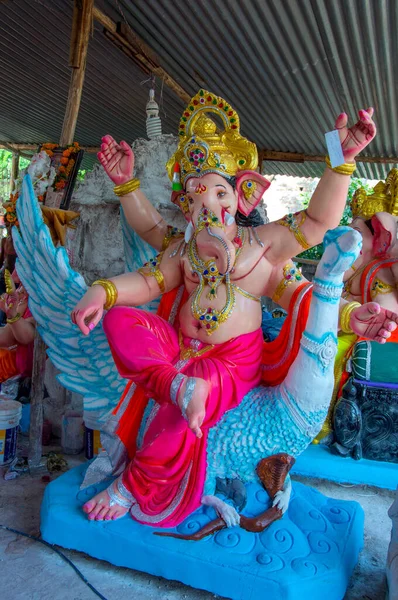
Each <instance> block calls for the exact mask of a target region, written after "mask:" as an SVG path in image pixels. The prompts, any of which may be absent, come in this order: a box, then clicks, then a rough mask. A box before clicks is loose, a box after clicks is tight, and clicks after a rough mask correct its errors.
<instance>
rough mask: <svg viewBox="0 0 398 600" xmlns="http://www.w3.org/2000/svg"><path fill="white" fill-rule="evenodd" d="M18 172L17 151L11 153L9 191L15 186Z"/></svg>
mask: <svg viewBox="0 0 398 600" xmlns="http://www.w3.org/2000/svg"><path fill="white" fill-rule="evenodd" d="M18 173H19V152H13V153H12V161H11V181H10V191H11V192H12V191H13V190H14V188H15V180H16V178H17V177H18Z"/></svg>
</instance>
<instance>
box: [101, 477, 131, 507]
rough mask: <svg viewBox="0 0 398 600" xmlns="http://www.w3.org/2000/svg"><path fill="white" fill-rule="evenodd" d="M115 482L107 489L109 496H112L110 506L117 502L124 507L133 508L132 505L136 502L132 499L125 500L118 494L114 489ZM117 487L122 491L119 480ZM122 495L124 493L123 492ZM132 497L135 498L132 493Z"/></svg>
mask: <svg viewBox="0 0 398 600" xmlns="http://www.w3.org/2000/svg"><path fill="white" fill-rule="evenodd" d="M113 483H114V482H112V483H111V485H110V486H109V487H108V488H107V490H106V491H107V492H108V496H109V498H110V502H109V506H115V505H116V504H117V505H118V506H122V507H123V508H131V506H132V505H133V504H134V502H133V501H132V500H131V501H130V500H124V499H123V498H120V496H118V494H117V493H116V492H115V491H114V489H113ZM122 485H123V484H122ZM117 488H118V490H119V491H121V490H120V488H119V482H118V483H117ZM123 488H124V485H123ZM124 489H126V488H124ZM126 492H128V490H126ZM121 493H122V492H121ZM128 493H129V494H130V492H128ZM122 495H124V494H123V493H122ZM130 495H131V494H130ZM131 497H132V498H133V496H132V495H131Z"/></svg>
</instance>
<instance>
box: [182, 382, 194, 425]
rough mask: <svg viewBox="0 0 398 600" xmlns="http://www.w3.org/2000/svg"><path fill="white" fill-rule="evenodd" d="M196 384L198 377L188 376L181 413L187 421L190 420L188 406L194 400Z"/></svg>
mask: <svg viewBox="0 0 398 600" xmlns="http://www.w3.org/2000/svg"><path fill="white" fill-rule="evenodd" d="M195 386H196V379H194V378H193V377H188V379H187V385H186V388H185V393H184V398H183V400H182V406H181V413H182V416H183V417H184V419H185V420H186V421H188V417H187V408H188V406H189V403H190V402H191V400H192V396H193V393H194V391H195Z"/></svg>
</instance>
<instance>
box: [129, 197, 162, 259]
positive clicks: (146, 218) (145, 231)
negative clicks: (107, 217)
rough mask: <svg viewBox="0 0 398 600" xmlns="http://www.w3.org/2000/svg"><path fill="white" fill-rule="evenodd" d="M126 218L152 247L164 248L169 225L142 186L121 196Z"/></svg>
mask: <svg viewBox="0 0 398 600" xmlns="http://www.w3.org/2000/svg"><path fill="white" fill-rule="evenodd" d="M120 203H121V205H122V207H123V211H124V214H125V216H126V220H127V222H128V224H129V225H130V227H131V228H132V229H134V231H135V232H136V234H137V235H139V236H140V238H141V239H143V240H144V241H145V242H147V243H148V244H149V245H150V246H152V248H155V249H156V250H159V251H160V250H162V248H163V242H164V240H165V238H166V236H167V233H168V225H167V223H166V221H165V220H164V219H163V217H162V216H161V214H160V213H159V212H158V210H157V209H156V208H155V207H154V206H152V204H151V203H150V201H149V200H148V198H147V197H146V195H145V194H144V192H142V191H141V189H140V188H138V190H136V191H135V192H130V193H129V194H126V195H125V196H120Z"/></svg>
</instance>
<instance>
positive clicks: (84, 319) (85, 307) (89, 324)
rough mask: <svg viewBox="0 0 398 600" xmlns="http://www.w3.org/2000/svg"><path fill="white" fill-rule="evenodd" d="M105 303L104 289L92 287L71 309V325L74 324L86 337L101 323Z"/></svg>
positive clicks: (97, 286) (98, 286)
mask: <svg viewBox="0 0 398 600" xmlns="http://www.w3.org/2000/svg"><path fill="white" fill-rule="evenodd" d="M105 302H106V293H105V290H104V288H103V287H102V286H100V285H93V287H91V288H89V290H88V291H87V292H86V293H85V294H84V296H83V298H82V299H81V300H80V302H78V303H77V304H76V306H75V308H74V309H73V311H72V314H71V319H72V323H75V325H77V326H78V327H79V329H80V331H81V332H82V333H84V335H88V334H89V333H90V331H92V330H93V329H94V327H95V326H96V325H98V323H99V322H100V321H101V318H102V315H103V312H104V304H105Z"/></svg>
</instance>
